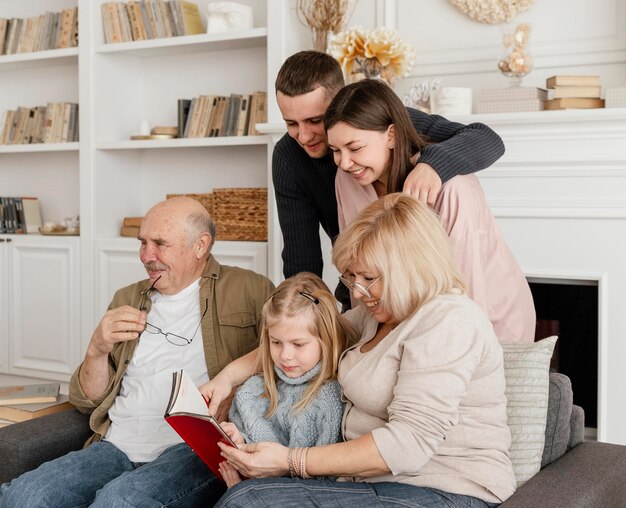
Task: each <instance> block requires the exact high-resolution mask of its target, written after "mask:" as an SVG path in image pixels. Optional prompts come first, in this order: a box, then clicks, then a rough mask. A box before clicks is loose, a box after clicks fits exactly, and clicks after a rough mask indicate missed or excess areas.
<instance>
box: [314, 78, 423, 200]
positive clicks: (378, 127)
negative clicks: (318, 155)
mask: <svg viewBox="0 0 626 508" xmlns="http://www.w3.org/2000/svg"><path fill="white" fill-rule="evenodd" d="M338 122H345V123H347V124H350V125H351V126H352V127H354V128H356V129H362V130H367V131H376V132H386V131H387V129H388V128H389V126H390V125H394V126H395V136H396V142H395V145H394V149H393V150H392V151H391V157H390V159H389V166H388V168H387V170H388V172H389V178H388V180H387V194H391V193H392V192H399V191H401V190H402V186H403V185H404V180H405V179H406V177H407V175H408V174H409V173H410V172H411V170H412V169H413V167H414V164H412V163H411V157H412V156H413V155H415V154H416V153H418V152H419V151H420V150H421V149H422V148H424V147H425V146H426V145H428V144H429V142H428V140H427V139H426V138H425V137H424V136H422V135H421V134H418V133H417V132H416V131H415V128H414V127H413V124H412V123H411V119H410V118H409V113H408V112H407V110H406V108H405V107H404V105H403V104H402V101H401V100H400V98H399V97H398V96H397V95H396V94H395V92H394V91H393V90H392V89H391V87H389V85H387V84H386V83H385V82H384V81H380V80H377V79H363V80H361V81H357V82H356V83H352V84H351V85H347V86H345V87H344V88H342V89H341V90H340V91H339V92H338V93H337V95H336V96H335V98H334V99H333V100H332V102H331V103H330V105H329V106H328V109H327V110H326V114H325V115H324V128H325V129H326V131H328V129H330V128H331V127H332V126H333V125H335V124H336V123H338Z"/></svg>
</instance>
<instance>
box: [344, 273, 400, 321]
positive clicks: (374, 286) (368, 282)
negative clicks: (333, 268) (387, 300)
mask: <svg viewBox="0 0 626 508" xmlns="http://www.w3.org/2000/svg"><path fill="white" fill-rule="evenodd" d="M346 275H347V276H348V278H349V279H350V280H353V281H355V282H358V283H360V284H361V285H363V286H365V287H366V288H368V290H369V292H370V294H371V295H372V297H371V298H369V297H367V296H365V295H364V294H363V293H361V292H360V291H358V290H356V289H354V290H352V291H351V292H350V294H351V295H352V298H354V299H355V300H358V301H361V303H363V305H365V306H366V307H367V309H368V310H369V311H370V312H371V313H372V314H373V315H374V318H376V321H378V322H379V323H392V322H394V319H393V318H392V316H391V314H390V313H389V312H388V311H386V310H385V309H384V306H383V305H382V296H383V284H384V278H383V277H380V274H379V273H373V272H372V271H371V270H370V269H368V268H367V267H366V266H365V265H364V264H362V263H361V262H358V261H357V262H356V263H354V264H353V265H351V266H350V267H349V268H348V270H347V271H346ZM376 279H378V280H376Z"/></svg>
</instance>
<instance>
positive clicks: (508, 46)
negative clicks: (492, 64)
mask: <svg viewBox="0 0 626 508" xmlns="http://www.w3.org/2000/svg"><path fill="white" fill-rule="evenodd" d="M531 30H532V27H531V25H530V23H518V24H517V25H515V26H513V27H509V26H508V25H504V34H503V37H502V44H503V46H504V48H505V50H504V55H503V56H502V58H500V60H499V61H498V69H499V70H500V72H501V73H502V74H504V75H505V76H507V77H509V78H512V80H511V84H512V85H513V86H519V85H520V84H521V78H523V77H524V76H526V74H528V73H529V72H530V71H531V70H532V68H533V59H532V56H531V55H530V48H529V38H530V32H531Z"/></svg>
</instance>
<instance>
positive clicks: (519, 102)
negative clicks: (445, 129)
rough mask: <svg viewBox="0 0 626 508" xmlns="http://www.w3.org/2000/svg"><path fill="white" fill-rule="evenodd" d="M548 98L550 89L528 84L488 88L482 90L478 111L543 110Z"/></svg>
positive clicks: (477, 106) (511, 111)
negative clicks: (528, 85)
mask: <svg viewBox="0 0 626 508" xmlns="http://www.w3.org/2000/svg"><path fill="white" fill-rule="evenodd" d="M547 99H548V91H547V90H544V89H543V88H533V87H526V86H516V87H508V88H487V89H484V90H482V91H481V94H480V97H479V100H478V102H476V113H479V114H482V113H514V112H518V111H543V109H544V104H545V101H546V100H547Z"/></svg>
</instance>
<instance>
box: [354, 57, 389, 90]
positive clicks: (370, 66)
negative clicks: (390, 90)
mask: <svg viewBox="0 0 626 508" xmlns="http://www.w3.org/2000/svg"><path fill="white" fill-rule="evenodd" d="M362 79H380V80H381V81H384V82H385V83H387V84H388V85H389V86H392V85H393V82H392V80H391V79H390V77H389V76H388V75H387V73H386V72H385V69H384V68H383V66H382V65H381V64H380V62H379V61H378V59H377V58H355V59H354V65H353V67H352V72H351V73H350V75H349V76H346V81H347V82H348V84H349V83H356V82H357V81H361V80H362Z"/></svg>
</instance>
